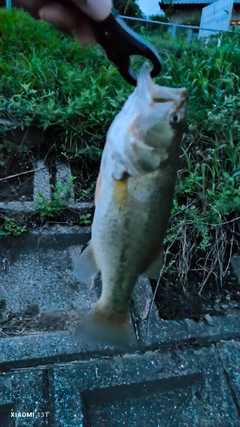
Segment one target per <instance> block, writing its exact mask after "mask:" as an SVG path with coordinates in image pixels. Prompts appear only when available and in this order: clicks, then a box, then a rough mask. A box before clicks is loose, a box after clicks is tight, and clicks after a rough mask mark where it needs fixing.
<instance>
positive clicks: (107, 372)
mask: <svg viewBox="0 0 240 427" xmlns="http://www.w3.org/2000/svg"><path fill="white" fill-rule="evenodd" d="M49 390H50V394H51V395H52V396H54V400H53V404H52V407H53V411H54V417H53V419H54V423H53V427H75V426H76V427H80V426H84V427H95V426H98V427H105V426H106V425H109V426H111V427H118V426H122V425H125V426H131V427H134V426H136V427H146V426H148V427H156V426H161V427H171V426H186V427H188V426H194V427H195V426H196V427H198V426H199V427H216V426H218V427H227V426H236V427H237V426H239V425H240V424H239V418H238V413H237V410H236V408H235V405H234V403H233V401H232V397H231V393H230V389H229V386H228V384H227V382H226V379H225V377H224V373H223V369H222V367H221V365H220V364H219V361H218V358H217V356H216V352H215V348H214V347H213V346H211V347H209V348H204V349H200V350H194V349H183V351H181V352H180V351H165V352H156V353H147V354H145V355H142V356H140V355H125V356H123V357H122V358H119V357H114V358H108V359H105V360H104V359H98V360H92V361H88V362H76V363H72V364H70V365H63V366H61V365H60V366H54V367H51V368H50V372H49Z"/></svg>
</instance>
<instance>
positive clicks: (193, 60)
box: [0, 10, 240, 286]
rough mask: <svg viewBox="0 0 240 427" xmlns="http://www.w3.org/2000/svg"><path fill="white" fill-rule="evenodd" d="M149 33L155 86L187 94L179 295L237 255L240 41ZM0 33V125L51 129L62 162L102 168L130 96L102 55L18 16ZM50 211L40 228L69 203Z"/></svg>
mask: <svg viewBox="0 0 240 427" xmlns="http://www.w3.org/2000/svg"><path fill="white" fill-rule="evenodd" d="M159 27H161V26H159ZM149 28H150V27H148V26H147V24H146V25H145V26H144V27H143V26H141V33H142V35H143V36H144V37H146V38H147V39H148V40H149V41H151V42H152V43H154V45H155V46H156V47H157V48H158V49H159V51H160V52H161V57H162V61H163V72H162V73H161V75H160V76H159V77H158V78H157V79H156V81H157V83H160V84H162V85H167V86H174V87H181V86H185V87H187V89H188V91H189V108H188V128H187V130H186V134H185V136H184V141H183V149H182V156H181V164H180V168H179V180H178V182H177V185H176V194H175V200H174V207H173V212H172V216H171V219H170V227H169V230H168V234H167V237H166V260H165V261H166V265H165V270H164V271H166V270H167V269H168V273H169V272H170V273H171V274H173V275H174V277H175V278H176V277H178V278H179V280H180V281H181V283H183V284H184V285H185V286H186V284H187V282H188V277H189V273H190V272H191V271H193V272H194V271H196V270H198V271H202V272H203V282H202V283H205V282H204V281H205V280H206V279H207V278H209V276H210V274H211V275H213V276H215V278H216V280H218V281H219V279H220V280H221V279H222V277H223V275H224V274H225V273H226V271H227V269H228V265H229V258H230V256H231V254H232V253H233V252H234V251H236V250H238V249H239V232H240V230H239V223H238V217H239V216H240V195H239V187H240V123H239V113H240V89H239V87H240V85H239V75H240V72H239V71H240V47H239V35H238V34H232V35H231V36H229V35H224V36H223V38H222V44H221V47H219V48H217V46H216V44H215V43H210V44H209V45H208V46H202V45H201V44H200V43H195V44H194V43H192V44H187V43H186V42H184V41H183V40H179V39H178V40H171V39H170V38H169V36H168V35H167V34H166V33H165V34H163V31H162V29H161V28H159V29H158V28H157V27H156V29H154V30H151V32H150V31H149ZM139 31H140V29H139ZM0 33H1V34H2V38H1V41H0V50H1V55H0V72H1V80H0V86H1V87H0V94H1V95H0V117H2V118H8V117H13V118H16V119H20V120H21V122H22V123H23V124H25V125H26V126H28V125H35V126H38V127H39V128H40V129H47V132H48V134H49V138H50V140H51V141H52V143H53V141H54V143H55V144H56V146H57V152H58V155H59V156H62V155H63V156H64V158H77V157H80V156H81V157H84V158H85V159H86V162H87V161H88V159H94V160H96V158H100V155H101V149H102V147H103V144H104V140H105V136H106V131H107V129H108V127H109V125H110V123H111V121H112V120H113V118H114V116H115V115H116V114H117V112H118V111H119V110H120V109H121V107H122V105H123V103H124V101H125V100H126V98H127V96H128V95H129V94H130V92H131V91H132V88H131V87H130V86H129V85H128V84H127V83H126V82H125V81H124V80H123V79H122V78H121V77H120V76H119V74H118V72H117V71H116V69H115V67H114V66H113V65H112V64H110V63H109V62H108V61H107V60H106V57H105V54H104V53H103V52H102V50H101V49H100V48H99V47H91V48H84V49H83V48H80V47H79V46H78V45H77V44H76V42H75V41H74V40H73V39H72V38H70V37H65V36H63V35H62V34H60V33H58V32H56V31H55V30H54V29H52V28H50V27H49V26H48V25H47V24H44V23H42V22H36V21H34V20H33V19H31V18H30V17H29V16H27V15H26V14H24V13H23V12H21V11H13V13H8V12H6V11H4V10H2V11H1V14H0ZM6 128H7V126H5V127H4V128H2V130H1V133H2V141H3V142H0V143H1V144H2V146H3V145H4V142H6V141H5V139H4V138H5V136H4V135H5V130H6ZM0 161H1V163H3V162H4V157H3V156H2V155H1V154H0ZM56 194H57V191H56ZM40 197H41V196H40ZM65 200H66V199H65ZM51 203H52V204H51V206H49V205H48V203H46V201H45V200H44V199H43V198H42V201H41V204H40V205H38V208H37V209H38V213H39V214H40V216H41V218H48V217H53V216H55V215H56V214H57V213H58V212H59V209H62V207H63V205H64V204H65V201H64V200H62V199H59V197H56V199H54V200H53V201H52V202H51ZM86 219H87V220H89V218H85V220H86ZM80 221H84V219H83V218H82V219H80Z"/></svg>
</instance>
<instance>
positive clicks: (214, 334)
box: [133, 278, 240, 351]
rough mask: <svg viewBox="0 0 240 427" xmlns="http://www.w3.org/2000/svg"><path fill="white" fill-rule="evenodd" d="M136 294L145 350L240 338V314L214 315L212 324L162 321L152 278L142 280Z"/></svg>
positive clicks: (191, 321)
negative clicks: (154, 301)
mask: <svg viewBox="0 0 240 427" xmlns="http://www.w3.org/2000/svg"><path fill="white" fill-rule="evenodd" d="M133 295H134V298H133V314H134V318H135V322H136V325H137V330H138V337H139V342H140V344H141V348H142V349H143V350H144V351H145V350H149V349H157V348H159V347H164V346H166V347H171V346H180V345H183V344H187V343H189V344H198V345H201V344H207V343H214V342H218V341H220V340H221V339H223V340H231V339H240V313H239V316H238V315H227V316H225V317H220V316H219V317H215V316H213V317H212V324H211V325H209V324H208V323H207V322H206V321H205V320H201V321H199V322H196V321H194V320H192V319H184V320H179V321H177V320H176V321H175V320H162V319H160V318H159V315H158V311H157V308H156V305H155V304H154V303H153V304H152V299H153V294H152V289H151V286H150V283H149V281H148V279H146V278H141V279H140V280H139V282H138V286H136V287H135V289H134V294H133ZM151 304H152V306H151Z"/></svg>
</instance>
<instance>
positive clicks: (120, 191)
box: [113, 178, 128, 206]
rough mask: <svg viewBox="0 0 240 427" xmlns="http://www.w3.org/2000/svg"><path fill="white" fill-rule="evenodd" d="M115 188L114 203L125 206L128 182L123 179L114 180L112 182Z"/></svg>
mask: <svg viewBox="0 0 240 427" xmlns="http://www.w3.org/2000/svg"><path fill="white" fill-rule="evenodd" d="M114 184H115V188H114V196H113V199H114V201H115V202H116V203H117V204H118V205H120V206H125V204H126V203H127V200H128V186H127V184H128V180H127V178H124V179H119V180H118V179H115V180H114Z"/></svg>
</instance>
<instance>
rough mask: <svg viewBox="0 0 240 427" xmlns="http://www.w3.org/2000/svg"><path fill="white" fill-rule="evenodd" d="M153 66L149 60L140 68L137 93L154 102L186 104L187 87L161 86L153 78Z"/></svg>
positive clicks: (142, 97)
mask: <svg viewBox="0 0 240 427" xmlns="http://www.w3.org/2000/svg"><path fill="white" fill-rule="evenodd" d="M150 73H151V67H150V64H149V63H148V62H145V63H144V64H143V66H142V68H141V70H140V73H139V76H138V81H137V87H136V89H135V90H136V94H137V95H138V96H139V97H140V98H141V99H144V98H145V101H147V102H149V103H150V104H152V103H162V104H165V103H170V102H174V103H177V104H178V106H179V108H182V107H183V106H184V103H185V102H186V100H187V94H188V92H187V89H186V88H169V87H166V86H159V85H157V84H156V83H154V81H153V80H152V78H151V74H150Z"/></svg>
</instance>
